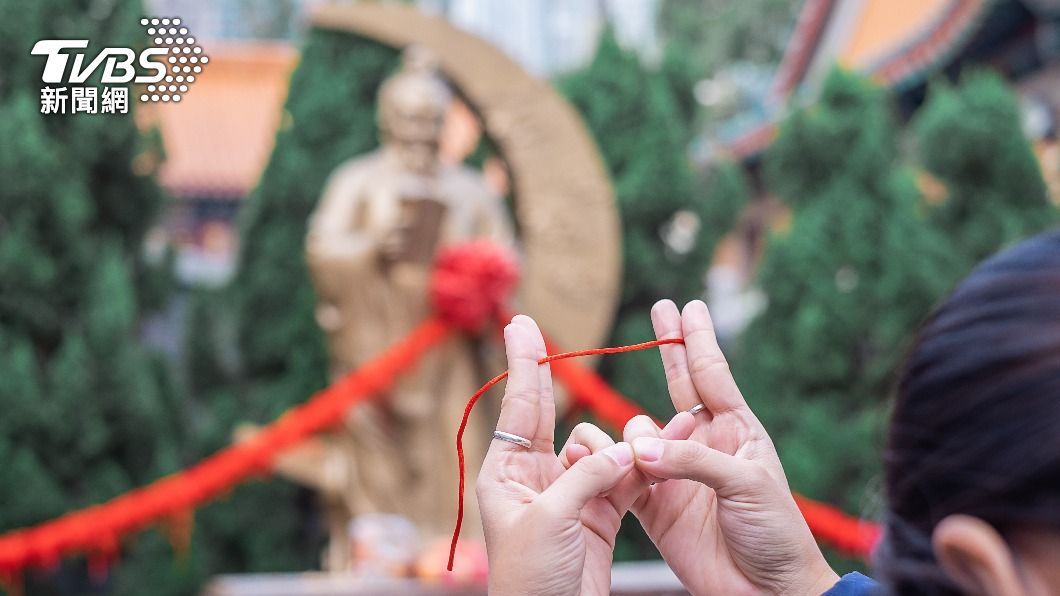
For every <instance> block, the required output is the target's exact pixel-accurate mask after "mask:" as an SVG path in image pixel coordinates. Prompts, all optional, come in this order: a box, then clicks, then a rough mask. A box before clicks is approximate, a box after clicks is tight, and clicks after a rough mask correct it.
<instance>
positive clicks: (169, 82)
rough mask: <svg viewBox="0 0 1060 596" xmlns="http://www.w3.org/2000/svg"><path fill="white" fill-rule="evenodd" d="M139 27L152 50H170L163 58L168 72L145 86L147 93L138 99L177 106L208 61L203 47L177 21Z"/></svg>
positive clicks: (146, 20) (153, 20)
mask: <svg viewBox="0 0 1060 596" xmlns="http://www.w3.org/2000/svg"><path fill="white" fill-rule="evenodd" d="M140 25H141V26H142V27H144V28H145V29H146V30H147V35H149V36H150V37H151V40H152V41H153V42H154V46H155V47H157V48H167V49H168V50H169V56H167V57H166V63H167V64H168V68H169V70H168V71H167V72H166V76H165V78H163V79H162V80H161V81H159V82H157V83H154V84H151V85H148V86H147V87H146V92H145V93H143V94H141V95H140V101H144V102H159V101H162V102H180V99H181V96H182V95H183V94H184V93H187V91H188V86H189V85H191V84H192V83H194V82H195V79H196V78H197V77H198V75H199V74H200V73H201V72H202V69H203V67H204V66H206V64H207V63H208V62H209V61H210V57H209V56H207V55H205V54H203V53H202V47H200V46H199V45H198V44H196V43H195V38H194V37H192V36H191V34H190V33H189V32H188V28H187V27H184V26H182V25H181V20H180V19H178V18H168V19H166V18H143V19H140Z"/></svg>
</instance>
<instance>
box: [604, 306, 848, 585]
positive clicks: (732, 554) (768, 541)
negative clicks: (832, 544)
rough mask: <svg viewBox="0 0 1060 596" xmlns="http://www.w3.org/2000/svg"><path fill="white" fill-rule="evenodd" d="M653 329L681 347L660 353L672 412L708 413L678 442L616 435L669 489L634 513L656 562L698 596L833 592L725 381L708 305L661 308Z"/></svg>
mask: <svg viewBox="0 0 1060 596" xmlns="http://www.w3.org/2000/svg"><path fill="white" fill-rule="evenodd" d="M652 324H653V326H654V327H655V334H656V336H657V337H659V338H670V337H683V338H684V340H685V344H684V345H683V346H682V345H679V344H673V345H665V346H661V352H662V358H663V365H664V367H665V369H666V380H667V385H668V387H669V390H670V397H671V399H672V400H673V403H674V406H675V407H676V408H677V411H678V412H682V411H686V410H689V409H690V408H692V407H693V406H696V405H699V404H703V405H705V406H706V409H705V410H703V411H702V412H700V413H698V414H696V415H695V421H694V430H693V431H692V433H691V437H690V438H689V439H688V440H685V441H674V440H666V439H659V438H657V437H658V433H659V431H658V428H657V427H656V426H655V424H654V423H653V422H651V420H650V419H648V418H647V417H638V418H635V419H634V420H632V421H631V422H630V424H628V425H627V426H626V430H625V433H624V438H625V439H626V440H629V441H632V442H633V449H634V451H635V452H636V458H637V459H636V465H637V469H638V470H640V471H641V472H642V473H644V474H645V475H647V476H649V477H655V478H663V479H671V480H669V481H667V482H662V483H658V484H655V485H654V486H651V487H650V488H649V489H648V490H647V491H645V493H644V494H643V495H642V496H641V497H640V498H639V499H638V500H637V501H636V502H635V503H634V505H633V507H632V511H633V513H634V514H635V515H636V516H637V518H638V519H640V522H641V524H642V525H643V526H644V528H645V530H646V531H647V533H648V535H649V536H651V538H652V540H653V541H654V542H655V544H656V545H657V546H658V547H659V551H660V552H661V553H662V555H663V558H664V559H666V562H667V563H668V564H669V565H670V568H671V569H673V570H674V572H675V573H676V574H677V576H678V577H679V578H681V581H682V582H684V584H685V586H686V587H688V589H689V590H690V591H691V592H692V593H693V594H697V595H698V594H749V593H761V592H768V593H774V594H780V593H783V594H820V593H822V592H824V591H825V590H827V589H828V588H830V587H832V585H834V584H835V582H836V581H837V580H838V579H839V578H838V576H837V575H836V574H835V572H834V571H832V569H831V568H830V567H829V566H828V564H827V562H826V561H825V559H824V556H823V555H822V554H821V551H820V549H819V548H818V547H817V544H816V543H815V542H814V539H813V536H812V535H811V534H810V530H809V528H808V527H807V526H806V522H805V520H804V519H803V518H802V515H801V514H800V513H799V509H798V507H797V506H796V505H795V500H794V498H793V497H792V496H791V490H790V489H789V488H788V482H787V479H786V478H785V477H784V470H783V468H782V467H781V465H780V459H779V458H778V457H777V452H776V449H775V448H774V447H773V442H772V441H771V440H770V438H769V435H768V434H766V431H765V428H763V427H762V424H761V423H760V422H759V421H758V418H756V417H755V415H754V413H752V412H751V410H750V409H749V408H748V407H747V403H746V402H745V401H744V398H743V395H741V393H740V390H739V388H738V387H737V386H736V382H735V381H734V380H733V378H732V375H731V374H730V372H729V367H728V364H727V363H726V361H725V356H724V355H723V354H722V352H721V349H720V348H719V347H718V342H717V339H716V338H715V336H714V326H713V324H712V322H711V320H710V313H709V312H708V311H707V306H706V304H704V303H703V302H702V301H699V300H696V301H693V302H690V303H688V304H687V305H686V306H685V308H684V312H683V313H678V311H677V306H676V305H674V303H673V302H670V301H668V300H666V301H662V302H659V303H658V304H656V305H655V307H654V308H653V309H652ZM679 416H688V414H687V413H686V414H680V415H679ZM673 424H676V423H675V422H672V423H671V425H673Z"/></svg>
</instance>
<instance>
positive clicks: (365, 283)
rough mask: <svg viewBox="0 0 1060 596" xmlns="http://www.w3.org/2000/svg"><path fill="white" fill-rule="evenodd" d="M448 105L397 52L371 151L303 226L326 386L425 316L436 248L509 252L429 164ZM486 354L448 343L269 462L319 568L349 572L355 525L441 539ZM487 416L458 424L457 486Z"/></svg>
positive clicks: (341, 170)
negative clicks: (404, 526) (296, 485)
mask: <svg viewBox="0 0 1060 596" xmlns="http://www.w3.org/2000/svg"><path fill="white" fill-rule="evenodd" d="M450 101H451V95H450V91H449V88H448V87H447V85H446V84H445V82H443V81H442V79H441V78H440V76H439V75H438V74H437V71H436V67H435V65H434V63H433V60H432V58H431V56H430V55H429V54H427V53H426V52H425V51H424V50H421V49H417V48H410V49H409V50H407V51H406V53H405V56H404V61H403V66H402V69H401V70H400V71H399V72H398V73H397V74H395V75H393V76H392V77H390V78H389V79H388V80H387V81H386V82H385V83H384V84H383V86H382V88H381V89H380V93H379V124H380V129H381V133H382V147H381V148H379V149H378V150H376V151H374V152H372V153H369V154H367V155H364V156H361V157H356V158H353V159H351V160H349V161H347V162H345V163H343V164H341V165H340V166H339V167H338V168H337V169H336V170H335V172H334V173H333V174H332V175H331V178H330V179H329V181H328V183H327V185H326V187H325V190H324V193H323V196H322V198H321V200H320V203H319V205H318V207H317V209H316V211H315V212H314V213H313V215H312V217H311V219H310V222H309V233H308V236H307V238H306V259H307V262H308V265H309V270H310V273H311V276H312V279H313V282H314V284H315V286H316V290H317V295H318V298H319V302H318V306H317V310H316V317H317V321H318V323H319V324H320V326H321V328H322V329H323V330H324V332H325V333H326V336H327V342H328V348H329V353H330V356H331V373H332V377H333V378H335V377H338V376H340V375H342V374H344V373H347V372H349V371H350V370H352V369H354V368H357V367H358V366H359V365H361V364H362V363H364V362H365V361H367V360H368V359H370V358H372V357H373V356H375V355H377V354H379V352H380V351H382V350H383V349H385V348H386V347H387V346H389V345H391V344H393V343H394V342H396V341H398V340H399V339H401V338H403V337H405V336H406V335H407V334H408V333H409V332H410V331H411V330H412V329H413V328H414V327H416V326H417V325H419V324H420V323H421V322H423V321H424V320H425V319H427V318H428V317H430V316H431V309H430V305H429V303H428V300H429V296H428V280H429V276H430V271H431V264H432V260H433V257H434V254H435V252H436V250H437V249H438V247H439V246H443V245H446V244H450V243H458V242H464V241H469V240H473V239H489V240H492V241H494V242H497V243H500V244H502V245H505V246H510V245H511V244H512V243H513V238H512V231H511V225H510V222H509V220H508V216H507V214H506V211H505V208H504V206H503V204H502V202H501V199H500V198H499V197H498V196H496V194H495V193H493V192H492V191H491V190H490V189H489V188H488V187H487V186H486V185H485V183H484V181H483V179H482V177H481V175H479V174H478V173H476V172H474V171H473V170H470V169H468V168H466V167H464V166H461V165H450V164H445V163H443V162H442V161H441V159H440V158H439V151H438V147H439V140H440V136H441V132H442V123H443V120H444V116H445V114H446V112H447V110H448V108H449V106H450ZM500 349H501V347H500V344H499V343H498V342H497V341H496V338H494V337H485V338H483V339H481V340H476V339H474V338H470V337H467V336H463V335H459V334H457V335H454V336H452V337H451V338H449V339H448V340H446V342H445V343H444V344H442V345H441V346H439V347H436V348H434V349H433V350H432V351H430V352H429V353H427V354H426V355H425V356H424V357H423V359H422V360H421V361H420V362H419V364H418V365H417V367H416V368H415V369H414V370H413V371H412V372H410V373H407V374H406V375H405V376H404V377H402V378H401V379H400V380H399V382H398V383H397V384H396V385H395V386H394V387H393V388H392V390H391V391H389V392H388V393H387V394H386V395H381V396H377V399H375V400H373V401H372V402H371V403H365V404H362V405H358V406H356V407H354V408H352V409H351V411H350V412H349V413H348V415H347V419H346V421H345V428H344V432H338V433H334V434H331V435H328V436H325V437H323V438H321V439H320V440H318V441H315V442H310V443H308V444H306V445H304V446H302V447H300V448H299V449H296V450H294V451H292V452H290V453H288V454H287V455H284V456H282V457H281V458H280V459H279V461H278V462H277V469H278V470H279V472H280V473H281V474H284V475H286V476H288V477H291V478H293V479H295V480H297V481H299V482H301V483H303V484H306V485H308V486H310V487H312V488H314V489H315V490H317V491H319V492H320V493H321V495H322V497H323V499H324V501H325V504H326V507H327V514H328V518H329V526H330V527H329V531H330V534H331V541H330V545H329V549H328V553H327V558H326V562H325V565H326V567H327V568H328V569H329V570H332V571H340V570H345V569H349V568H350V562H351V553H350V546H349V525H350V521H351V520H352V519H353V518H354V517H355V516H358V515H361V514H366V513H393V514H399V515H401V516H404V517H405V518H407V519H409V520H411V521H412V522H413V523H414V524H415V525H416V527H417V528H418V529H419V531H420V533H421V535H422V536H423V537H424V538H425V539H428V540H429V539H433V538H436V537H440V536H445V535H448V534H449V533H450V532H451V530H452V525H453V522H454V519H455V517H456V506H457V504H456V488H457V486H456V484H457V461H456V454H455V452H454V447H453V441H454V433H455V431H456V428H457V426H458V424H459V421H460V417H461V414H462V413H463V408H464V404H465V402H466V400H467V399H468V397H469V396H470V395H471V394H472V393H473V392H474V391H475V389H477V388H478V386H479V385H480V384H481V383H482V381H483V380H484V379H487V378H489V377H490V376H492V375H493V374H495V373H496V372H499V370H500V369H501V368H503V366H502V363H503V359H502V357H501V353H500V351H499V350H500ZM483 405H484V406H486V404H483ZM495 418H496V410H495V409H493V410H492V411H491V409H490V408H489V407H483V408H481V411H476V413H475V420H474V421H473V422H472V423H471V425H470V429H472V430H471V432H470V433H469V436H468V437H467V438H466V439H465V440H466V445H465V449H466V450H467V462H468V465H469V474H468V482H469V486H474V482H475V481H474V476H475V473H476V472H477V468H478V465H479V464H480V462H481V461H482V459H483V457H484V455H485V451H486V448H487V447H488V440H489V437H490V431H491V429H492V428H493V425H494V421H495ZM471 435H474V436H471ZM467 505H468V506H469V510H468V513H467V515H466V517H465V519H466V520H467V522H468V523H469V526H470V527H468V528H467V530H465V535H467V536H471V537H473V536H475V535H476V534H481V529H480V528H478V527H477V525H478V523H479V516H478V511H477V504H476V503H475V501H474V499H468V502H467Z"/></svg>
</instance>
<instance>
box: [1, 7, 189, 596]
mask: <svg viewBox="0 0 1060 596" xmlns="http://www.w3.org/2000/svg"><path fill="white" fill-rule="evenodd" d="M140 17H141V8H140V6H139V3H138V2H125V1H122V2H112V3H106V4H105V5H98V6H97V5H92V6H89V5H87V4H86V5H71V4H70V3H67V2H56V1H42V2H31V3H24V2H15V1H13V0H2V1H0V60H3V62H4V67H3V68H2V69H0V139H3V142H0V178H2V179H3V180H4V181H5V182H4V184H3V185H0V412H2V414H0V479H2V481H0V503H2V504H3V506H2V507H0V531H7V530H11V529H15V528H18V527H23V526H27V525H31V524H36V523H39V522H42V521H45V520H47V519H49V518H52V517H55V516H57V515H59V514H62V513H64V512H66V511H69V510H72V509H76V508H81V507H85V506H88V505H91V504H95V503H99V502H102V501H105V500H107V499H109V498H112V497H114V496H117V495H119V494H121V493H123V492H125V491H127V490H129V489H131V488H133V487H135V486H138V485H141V484H144V483H146V482H148V481H151V480H154V479H156V478H158V477H159V476H161V475H162V474H164V473H168V472H172V471H173V470H175V469H177V468H178V467H179V465H180V463H181V462H180V458H179V452H178V450H177V449H176V446H175V434H176V427H175V424H174V422H175V421H174V420H173V418H172V417H171V415H170V413H171V412H172V411H173V409H174V407H175V404H174V403H172V399H173V395H174V394H173V392H172V391H171V387H169V386H168V382H167V380H166V375H164V374H162V373H163V371H164V368H163V367H162V366H160V365H159V361H158V359H157V358H156V357H155V356H154V355H153V354H151V353H149V352H148V351H147V350H145V349H144V348H143V347H141V345H140V344H139V342H138V338H137V334H138V329H139V322H140V319H141V317H142V315H143V314H144V313H145V304H147V303H148V302H151V303H152V304H153V305H158V304H159V303H160V302H163V301H164V300H163V299H162V297H161V296H156V297H155V298H157V300H154V299H153V300H147V299H146V297H145V294H144V292H143V291H142V290H143V288H142V285H143V282H144V281H145V280H147V279H148V278H152V275H150V274H149V268H148V267H147V265H146V263H145V262H144V259H143V258H142V249H141V245H142V239H143V235H144V232H145V231H146V230H147V229H148V227H149V226H150V225H152V223H153V221H154V219H155V216H156V214H157V213H158V211H159V208H160V207H161V205H162V201H163V196H162V194H161V192H160V191H159V189H158V187H157V186H156V185H155V183H154V182H153V180H152V179H151V178H150V176H149V175H146V173H144V172H137V171H135V170H134V168H133V163H134V158H136V157H137V155H138V154H140V153H141V152H144V151H145V150H148V151H149V150H150V149H149V148H147V147H145V144H144V143H143V142H142V140H141V137H140V133H139V131H138V129H137V127H136V125H135V123H134V121H133V117H132V115H131V114H128V115H115V114H108V115H97V116H86V115H83V114H79V115H72V114H65V115H62V114H54V115H43V114H41V108H40V104H39V94H40V89H41V87H42V86H43V83H42V82H41V71H42V69H43V66H44V64H43V58H38V57H30V56H29V50H30V48H32V47H33V44H34V43H35V42H36V41H37V40H39V39H46V38H70V37H76V38H89V39H91V40H92V41H93V46H92V47H94V48H99V47H105V46H118V47H126V46H131V47H138V46H143V45H144V44H145V43H146V38H145V37H144V35H143V32H142V30H141V29H140V26H139V22H138V21H139V18H140ZM86 84H88V85H99V84H100V83H99V76H98V73H97V74H96V76H94V77H93V78H90V79H89V81H88V82H87V83H86ZM130 99H131V98H130ZM145 161H146V162H147V163H149V162H150V161H151V160H150V159H148V160H145ZM152 540H154V541H157V543H158V544H160V545H164V544H165V540H164V539H162V538H161V537H160V536H159V535H157V534H155V535H152V536H151V537H149V538H146V539H145V543H146V542H149V541H152ZM145 543H137V542H132V543H129V544H128V545H126V548H125V549H124V553H123V554H124V556H125V557H126V558H127V559H128V560H131V561H133V565H134V567H135V566H136V565H138V564H140V563H143V564H149V565H152V566H154V567H155V568H156V569H160V570H162V573H164V574H169V573H170V570H171V569H172V567H173V554H172V551H171V549H167V550H166V551H165V552H163V550H162V549H155V550H151V549H145V548H143V547H142V546H143V544H145ZM82 563H83V561H82V560H81V559H77V558H74V559H71V560H68V561H66V562H64V563H63V565H62V566H61V567H60V568H58V569H55V570H45V571H36V572H33V573H31V574H30V575H29V576H28V578H27V579H28V583H27V588H28V592H29V593H30V594H49V593H56V592H57V591H65V592H70V591H84V590H86V589H88V587H89V586H90V580H89V579H88V578H87V576H86V574H85V573H84V569H83V564H82ZM124 572H125V569H124V568H118V569H115V571H114V574H115V575H114V578H115V581H120V580H117V578H120V577H122V574H123V573H124ZM140 589H141V590H142V589H143V587H142V586H141V587H140ZM157 593H164V591H163V592H157Z"/></svg>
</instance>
